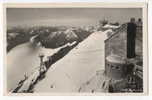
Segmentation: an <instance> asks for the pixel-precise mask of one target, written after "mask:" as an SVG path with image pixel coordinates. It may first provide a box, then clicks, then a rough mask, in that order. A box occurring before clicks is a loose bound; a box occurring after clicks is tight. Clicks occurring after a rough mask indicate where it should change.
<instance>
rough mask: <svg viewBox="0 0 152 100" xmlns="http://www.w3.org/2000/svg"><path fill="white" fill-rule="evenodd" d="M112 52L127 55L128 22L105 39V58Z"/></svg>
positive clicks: (122, 55)
mask: <svg viewBox="0 0 152 100" xmlns="http://www.w3.org/2000/svg"><path fill="white" fill-rule="evenodd" d="M110 54H115V55H118V56H121V57H126V55H127V24H123V25H122V26H121V27H120V28H119V29H118V30H117V31H116V32H115V33H114V34H113V35H111V36H110V37H109V38H108V39H107V40H105V58H106V57H107V56H108V55H110Z"/></svg>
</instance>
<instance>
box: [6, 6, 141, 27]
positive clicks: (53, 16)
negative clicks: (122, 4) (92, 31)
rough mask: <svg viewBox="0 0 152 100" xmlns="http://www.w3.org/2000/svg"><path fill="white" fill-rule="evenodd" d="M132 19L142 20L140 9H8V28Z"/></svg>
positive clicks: (82, 24)
mask: <svg viewBox="0 0 152 100" xmlns="http://www.w3.org/2000/svg"><path fill="white" fill-rule="evenodd" d="M131 17H135V18H136V19H138V18H142V9H140V8H121V9H120V8H115V9H114V8H7V25H8V26H32V25H50V26H58V25H68V26H85V25H87V26H88V25H97V24H98V21H99V20H100V19H104V18H105V19H108V20H109V21H110V22H120V23H124V22H127V21H128V20H129V19H130V18H131Z"/></svg>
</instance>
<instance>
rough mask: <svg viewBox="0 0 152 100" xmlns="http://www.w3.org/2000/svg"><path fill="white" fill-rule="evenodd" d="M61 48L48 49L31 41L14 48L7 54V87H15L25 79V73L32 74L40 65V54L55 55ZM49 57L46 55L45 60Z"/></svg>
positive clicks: (9, 88)
mask: <svg viewBox="0 0 152 100" xmlns="http://www.w3.org/2000/svg"><path fill="white" fill-rule="evenodd" d="M59 49H60V48H57V49H46V48H42V47H39V46H35V45H33V44H32V43H31V42H28V43H25V44H21V45H18V46H16V47H15V48H13V49H12V50H11V51H10V52H9V53H8V54H7V84H8V85H7V86H8V87H7V88H8V90H11V89H14V88H15V87H16V85H17V84H18V82H19V81H20V80H22V79H24V74H26V75H29V74H31V73H32V72H33V71H34V70H35V69H36V68H37V67H38V66H39V65H40V58H39V57H38V56H39V54H41V53H43V54H44V55H53V54H54V53H55V52H57V51H58V50H59ZM45 59H47V58H46V57H44V60H45Z"/></svg>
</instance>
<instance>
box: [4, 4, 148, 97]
mask: <svg viewBox="0 0 152 100" xmlns="http://www.w3.org/2000/svg"><path fill="white" fill-rule="evenodd" d="M4 29H5V32H4V37H5V42H4V44H5V47H4V48H5V51H6V52H5V58H4V59H5V65H4V69H5V75H4V76H5V81H4V83H5V90H4V91H5V94H11V95H12V94H17V95H21V94H25V95H27V94H28V95H29V94H33V95H35V94H38V95H42V94H48V95H65V94H66V95H75V94H76V95H82V94H85V95H86V94H87V95H92V94H93V95H102V94H106V95H107V94H109V95H111V94H112V95H114V94H115V93H117V94H125V95H129V94H135V95H136V94H141V95H142V94H147V88H148V84H147V83H148V80H147V79H148V73H147V72H148V71H147V69H148V66H147V57H148V56H147V49H148V47H147V4H145V3H130V4H127V3H123V4H121V3H113V4H112V3H68V4H67V3H47V4H45V3H44V4H34V3H33V4H4Z"/></svg>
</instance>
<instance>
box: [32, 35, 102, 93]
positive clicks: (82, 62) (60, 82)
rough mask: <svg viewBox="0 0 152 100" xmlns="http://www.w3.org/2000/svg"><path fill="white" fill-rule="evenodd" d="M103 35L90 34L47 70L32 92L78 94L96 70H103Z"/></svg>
mask: <svg viewBox="0 0 152 100" xmlns="http://www.w3.org/2000/svg"><path fill="white" fill-rule="evenodd" d="M104 40H105V37H104V34H103V32H95V33H92V34H91V35H90V36H89V37H88V38H87V39H85V40H84V41H82V42H81V43H80V44H79V45H78V46H77V47H75V48H74V49H73V50H71V51H70V52H69V54H67V55H66V56H65V57H64V58H62V59H61V60H59V61H57V62H56V63H55V64H54V65H52V67H51V68H50V69H49V70H48V72H47V74H46V77H45V79H43V80H42V81H41V82H39V83H38V84H37V85H36V86H35V88H34V92H78V89H79V88H80V86H81V85H82V84H83V83H84V82H86V81H87V80H89V79H90V78H91V77H92V76H93V75H94V74H95V73H96V71H97V70H99V69H104Z"/></svg>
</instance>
